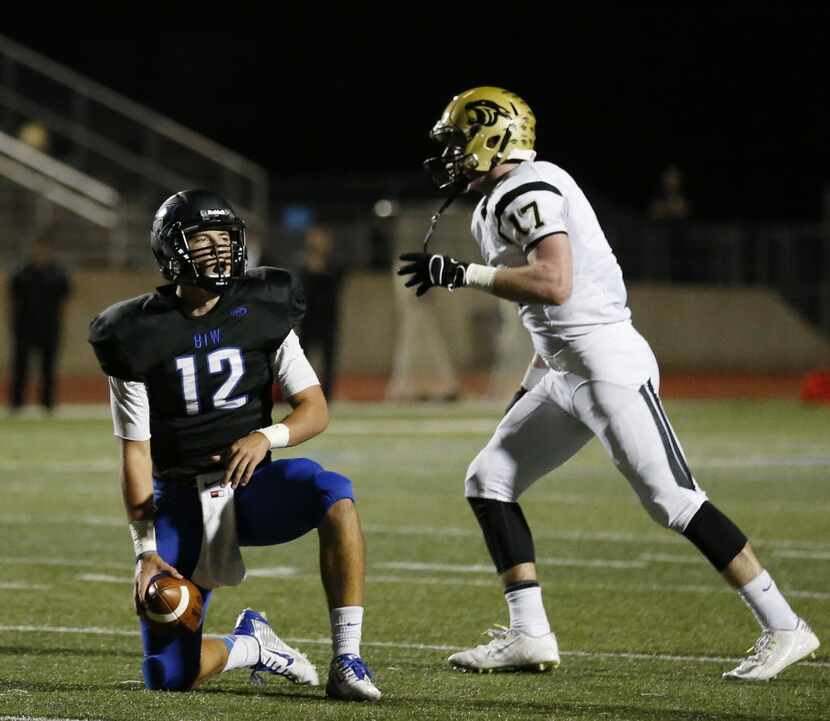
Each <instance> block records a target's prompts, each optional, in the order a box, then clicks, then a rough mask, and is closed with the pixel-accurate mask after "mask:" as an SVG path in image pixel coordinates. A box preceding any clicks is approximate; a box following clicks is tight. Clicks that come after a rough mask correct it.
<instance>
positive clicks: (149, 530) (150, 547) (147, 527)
mask: <svg viewBox="0 0 830 721" xmlns="http://www.w3.org/2000/svg"><path fill="white" fill-rule="evenodd" d="M128 525H129V528H130V536H131V537H132V539H133V548H134V549H135V557H136V558H138V557H139V556H140V555H141V554H142V553H155V552H156V551H157V550H158V549H157V547H156V526H155V523H153V521H130V522H129V524H128Z"/></svg>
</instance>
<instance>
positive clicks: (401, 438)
mask: <svg viewBox="0 0 830 721" xmlns="http://www.w3.org/2000/svg"><path fill="white" fill-rule="evenodd" d="M667 410H668V412H669V414H670V416H671V417H672V421H673V423H674V426H675V429H676V431H677V432H678V435H679V436H680V438H681V441H682V442H683V444H684V446H685V449H686V452H687V455H688V457H689V460H690V463H691V466H692V469H693V471H694V472H695V475H696V477H697V478H698V480H699V482H700V483H701V484H702V485H703V487H704V488H705V489H706V490H707V491H708V492H709V494H710V497H711V498H712V499H713V500H714V501H715V502H716V503H717V504H718V506H719V507H721V508H722V509H723V510H724V511H725V512H726V513H727V514H728V515H730V516H731V517H732V518H733V519H734V520H735V521H736V522H737V523H738V525H740V526H741V527H742V528H743V529H744V530H745V531H746V532H747V533H748V534H749V535H750V537H751V538H752V539H753V541H754V543H755V545H756V548H757V550H758V552H759V555H760V556H761V558H762V560H763V561H764V562H765V565H766V566H767V567H768V568H769V569H770V571H771V572H772V573H773V575H774V577H775V578H776V580H777V582H778V585H779V586H780V587H781V588H782V589H783V590H784V592H785V593H786V594H787V596H788V598H789V599H790V601H791V603H792V604H793V605H794V607H795V609H796V611H797V612H799V613H800V614H801V615H803V616H804V617H805V618H807V619H808V621H809V622H810V623H811V624H812V626H813V628H814V630H815V631H816V633H817V634H818V635H819V637H820V638H821V639H822V640H823V641H824V644H825V645H824V646H823V647H822V648H820V649H819V652H818V654H817V655H816V658H815V659H813V660H812V661H809V662H807V663H802V664H800V665H799V666H796V667H794V668H792V669H790V670H789V671H788V672H786V673H785V674H783V675H782V676H781V677H780V678H778V679H776V680H775V681H773V682H771V683H768V684H756V685H745V684H730V683H727V682H724V681H722V680H721V679H720V674H721V672H722V671H724V670H726V669H728V668H731V667H732V666H733V665H734V662H735V661H736V660H737V658H738V657H739V656H740V655H741V654H742V653H743V651H744V650H745V649H746V648H747V647H749V646H750V645H751V644H752V643H753V642H754V640H755V638H756V636H757V626H756V624H755V622H754V620H753V619H752V617H751V615H750V613H749V611H748V610H747V609H746V607H744V605H743V603H742V602H741V601H740V599H739V598H738V597H737V595H736V594H735V593H733V592H730V591H729V590H728V589H727V588H726V586H725V585H724V584H723V583H722V582H721V581H720V579H719V578H718V577H717V575H716V574H715V573H714V571H713V570H712V569H711V568H710V567H709V566H708V564H707V563H706V562H705V561H704V560H703V559H701V558H699V557H698V556H697V554H696V551H695V550H694V549H693V548H692V547H691V546H690V545H688V544H687V543H686V542H684V541H683V540H682V539H679V538H677V537H676V536H674V535H673V534H671V533H669V532H668V531H664V530H662V529H661V528H659V527H658V526H657V525H655V524H654V523H653V522H652V521H651V520H650V519H649V518H648V516H647V515H646V513H645V512H643V511H642V509H641V508H640V507H639V505H638V503H637V501H636V499H635V497H634V494H633V493H632V492H631V491H630V489H629V488H628V486H627V484H626V482H625V481H624V480H623V479H622V477H621V476H618V475H617V473H616V471H615V470H614V469H613V466H612V465H611V463H610V462H609V461H608V459H607V458H606V457H605V454H604V452H603V450H602V448H601V447H600V446H599V445H598V444H597V443H596V442H592V443H591V444H590V445H589V446H588V447H586V448H585V449H584V451H583V452H582V453H581V454H580V455H579V456H578V457H577V458H575V459H573V460H572V461H570V462H569V463H568V464H566V465H565V466H564V467H563V468H562V469H560V470H559V471H558V472H557V473H556V474H554V475H552V476H550V477H548V478H546V479H544V480H542V481H540V482H539V483H538V484H537V485H536V486H535V487H534V488H532V489H531V490H530V491H529V492H528V494H527V495H526V496H525V499H524V508H525V511H526V514H527V516H528V519H529V521H530V523H531V526H532V528H533V529H534V531H535V539H536V547H537V556H538V559H539V568H540V574H541V581H542V584H543V588H544V593H545V602H546V606H547V608H548V611H549V614H550V618H551V621H552V624H553V626H554V630H555V631H556V633H557V635H558V638H559V644H560V647H561V649H562V651H563V657H562V666H561V667H560V668H559V669H558V670H556V671H554V672H553V673H550V674H522V675H491V676H473V675H467V674H461V673H457V672H453V671H451V670H450V669H449V667H448V666H447V665H446V656H447V655H448V654H449V653H451V652H452V651H453V650H456V649H458V648H461V647H463V646H467V645H470V644H472V643H480V642H483V640H484V639H483V637H482V636H481V633H482V632H483V631H484V630H485V629H486V628H488V627H489V626H491V625H492V624H494V623H503V624H506V622H507V612H506V607H505V604H504V602H503V598H502V595H501V593H500V590H499V586H498V583H497V579H496V577H495V574H494V572H493V571H492V569H491V567H490V562H489V558H488V556H487V554H486V550H485V548H484V544H483V542H482V540H481V538H480V535H479V532H478V528H477V526H476V524H475V520H474V518H473V516H472V514H471V513H470V511H469V509H468V507H467V504H466V502H465V501H464V499H463V475H464V471H465V469H466V465H467V463H468V462H469V460H470V459H471V458H472V456H473V455H474V453H475V452H476V451H477V450H478V449H479V448H480V446H481V445H482V444H483V443H484V442H485V440H486V439H487V437H488V435H489V432H490V430H491V429H492V427H493V425H494V424H495V421H496V419H497V418H498V415H499V408H496V407H494V406H487V405H466V404H458V405H446V406H437V405H424V406H409V407H403V406H371V405H341V406H335V408H334V420H333V422H332V425H331V427H330V429H329V431H328V432H327V433H326V434H325V435H324V436H323V437H321V438H318V439H315V440H314V441H312V442H310V443H308V444H307V445H306V446H305V447H304V449H303V450H304V454H305V455H308V456H310V457H312V458H314V459H316V460H318V461H320V462H321V463H323V464H325V465H328V466H330V467H332V468H334V469H337V470H339V471H341V472H344V473H346V474H348V475H350V476H351V477H352V478H353V479H354V480H355V484H356V488H357V493H358V503H359V509H360V512H361V515H362V519H363V524H364V527H365V530H366V536H367V541H368V549H369V568H368V603H367V616H366V620H365V626H364V644H363V652H364V654H363V655H364V657H365V658H367V660H368V661H369V663H370V665H371V667H372V668H373V670H374V672H375V675H376V679H377V682H378V685H379V686H380V687H381V688H382V690H383V691H384V694H385V696H384V699H383V700H382V701H381V703H380V704H378V705H374V706H371V707H370V706H367V705H365V704H362V705H361V704H352V705H349V704H343V703H337V702H332V701H328V700H326V699H325V697H324V694H323V691H322V689H320V688H316V689H312V688H308V687H296V686H292V685H290V684H288V683H286V682H284V681H282V680H279V679H276V680H273V681H269V683H268V685H266V686H264V687H254V686H251V685H249V684H248V683H247V677H246V674H245V673H244V672H242V671H237V672H232V673H228V674H225V675H223V676H222V677H220V678H219V679H217V680H215V681H214V682H212V683H210V684H208V685H207V686H205V687H204V688H203V689H202V690H199V691H194V692H188V693H183V694H175V693H152V692H148V691H145V690H143V689H142V685H141V682H140V661H141V652H140V643H139V639H138V636H137V630H136V629H137V625H136V622H135V618H134V616H133V615H132V610H131V594H130V592H131V575H132V561H131V558H132V553H131V548H130V543H129V538H128V534H127V530H126V527H125V522H124V520H123V512H122V509H121V502H120V496H119V486H118V466H117V456H116V448H117V447H116V443H115V441H114V439H113V438H112V435H111V426H110V422H109V418H108V412H107V410H106V409H104V408H89V409H79V410H77V411H74V412H73V409H68V410H67V411H66V413H65V414H63V415H59V416H58V418H56V419H53V420H50V421H43V420H37V419H26V418H23V419H16V420H9V419H5V418H4V419H2V420H0V434H1V435H0V437H1V438H2V441H1V442H0V443H2V445H0V469H2V472H3V475H2V478H3V484H2V488H3V495H2V503H0V542H2V548H0V720H8V719H9V718H12V717H33V718H46V719H109V720H112V721H136V720H137V721H144V720H148V721H149V720H152V721H174V720H175V721H178V720H182V721H183V720H197V719H206V720H207V719H232V720H234V721H236V720H239V721H253V720H254V719H257V720H259V719H288V720H291V719H305V720H309V721H310V720H312V719H315V720H316V719H418V720H419V721H421V720H423V719H442V720H444V719H487V720H488V721H489V720H490V719H511V720H512V719H556V720H557V721H559V720H562V719H586V720H596V719H632V720H634V719H636V720H641V721H681V720H683V721H685V720H687V719H688V720H689V721H692V720H695V721H697V720H703V721H715V720H721V719H722V720H724V721H744V720H748V719H764V720H767V719H787V720H792V721H795V720H799V721H803V720H806V719H828V718H830V652H829V651H828V649H830V534H828V531H830V486H828V482H830V479H829V478H828V471H830V410H828V409H826V408H825V409H810V408H805V407H803V406H800V405H797V404H795V403H790V402H784V401H767V402H760V401H746V402H737V401H736V402H729V403H726V402H717V403H716V402H711V401H696V402H671V403H668V404H667ZM316 552H317V542H316V538H315V537H314V535H313V534H310V535H309V536H308V537H306V538H303V539H301V540H299V541H297V542H295V543H293V544H291V545H287V546H281V547H275V548H270V549H256V550H252V551H246V556H245V557H246V562H247V565H248V568H249V578H248V579H247V580H246V581H245V582H244V583H243V584H242V585H241V586H240V587H238V588H232V589H223V590H220V591H218V592H217V593H216V594H214V599H213V601H212V605H211V613H210V617H209V619H208V621H207V627H206V628H207V631H208V632H209V633H222V632H227V631H228V630H229V629H230V628H231V626H232V624H233V621H234V619H235V617H236V614H237V613H238V612H239V610H240V609H241V608H243V607H244V606H247V605H250V606H253V607H254V608H258V609H264V610H266V611H267V612H268V613H269V616H270V617H271V619H272V620H273V621H274V625H275V627H276V629H277V631H278V633H280V634H281V635H282V636H283V637H285V638H286V640H288V641H289V642H291V643H293V644H295V645H297V646H298V647H300V648H302V649H303V650H305V651H306V652H308V654H309V656H310V657H311V658H312V659H313V660H315V661H316V662H317V663H318V666H319V667H320V670H321V672H322V673H321V676H322V677H323V678H325V670H326V667H327V664H328V660H329V650H330V649H329V646H328V619H327V613H326V610H325V603H324V596H323V592H322V589H321V586H320V583H319V579H318V576H317V560H316Z"/></svg>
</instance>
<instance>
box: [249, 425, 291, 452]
mask: <svg viewBox="0 0 830 721" xmlns="http://www.w3.org/2000/svg"><path fill="white" fill-rule="evenodd" d="M257 432H259V433H262V435H263V436H265V437H266V438H267V439H268V442H269V443H270V444H271V448H285V447H286V446H288V442H289V440H290V435H291V434H290V432H289V430H288V426H287V425H285V424H284V423H275V424H274V425H273V426H265V428H257Z"/></svg>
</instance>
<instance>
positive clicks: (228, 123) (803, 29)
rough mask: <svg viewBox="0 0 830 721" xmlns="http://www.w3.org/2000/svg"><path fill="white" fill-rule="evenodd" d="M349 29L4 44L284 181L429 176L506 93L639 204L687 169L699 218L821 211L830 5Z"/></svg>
mask: <svg viewBox="0 0 830 721" xmlns="http://www.w3.org/2000/svg"><path fill="white" fill-rule="evenodd" d="M551 7H555V6H551ZM516 13H517V14H518V13H519V10H518V9H517V10H516ZM244 22H245V21H244V20H242V19H240V23H241V24H244ZM252 24H255V23H252ZM336 24H337V21H336V19H330V21H329V24H328V26H329V28H330V29H329V30H328V31H326V33H320V32H319V31H317V30H314V29H313V26H312V25H310V24H308V25H300V26H291V27H290V28H289V27H287V26H286V27H284V28H283V31H282V32H281V33H276V32H271V33H269V34H267V35H265V34H262V35H256V34H242V33H239V34H234V33H230V32H216V33H208V32H191V33H188V32H157V33H146V32H142V33H138V32H137V33H135V34H129V35H128V34H126V33H123V32H122V33H115V34H113V33H111V32H110V33H107V32H100V31H99V32H96V33H92V32H88V33H87V32H85V31H83V30H79V31H73V32H72V33H69V34H66V33H58V32H53V33H49V32H46V33H44V31H43V30H42V29H39V30H38V31H37V32H35V31H31V30H24V29H21V30H19V31H15V30H13V29H4V33H6V34H7V35H9V36H10V37H12V38H14V39H16V40H18V41H19V42H22V43H23V44H25V45H27V46H29V47H31V48H33V49H35V50H38V51H40V52H43V53H45V54H47V55H49V56H50V57H52V58H53V59H55V60H58V61H60V62H62V63H65V64H66V65H68V66H69V67H71V68H73V69H75V70H77V71H79V72H81V73H84V74H86V75H89V76H90V77H92V78H94V79H95V80H98V81H100V82H102V83H104V84H106V85H108V86H110V87H112V88H113V89H115V90H117V91H119V92H121V93H123V94H125V95H127V96H129V97H130V98H132V99H134V100H138V101H140V102H142V103H145V104H147V105H149V106H150V107H152V108H153V109H155V110H157V111H159V112H161V113H163V114H165V115H168V116H170V117H172V118H173V119H175V120H177V121H179V122H181V123H184V124H185V125H188V126H190V127H192V128H193V129H195V130H198V131H200V132H202V133H204V134H205V135H207V136H209V137H211V138H213V139H215V140H217V141H219V142H221V143H223V144H225V145H227V146H229V147H231V148H232V149H234V150H236V151H238V152H240V153H242V154H244V155H246V156H248V157H251V158H252V159H254V160H256V161H258V162H260V163H261V164H263V165H264V166H266V167H267V168H268V169H269V171H271V173H272V175H273V176H274V177H279V176H280V175H286V176H294V175H309V174H325V173H328V174H333V173H337V174H340V173H349V172H355V173H360V174H362V175H366V174H369V173H382V172H384V171H393V170H401V169H403V170H408V171H412V170H413V169H417V168H419V167H420V163H421V160H422V159H423V158H424V157H425V156H426V155H427V154H428V153H429V152H430V151H431V149H432V148H431V147H430V143H429V141H428V140H427V137H426V136H427V132H428V130H429V128H430V127H431V125H432V124H433V122H434V121H435V120H436V119H437V117H438V116H439V114H440V112H441V110H442V109H443V107H444V105H445V104H446V103H447V102H448V101H449V99H450V98H451V97H452V95H453V94H455V93H457V92H459V91H461V90H463V89H466V88H468V87H471V86H474V85H482V84H488V85H501V86H504V87H508V88H510V89H512V90H514V91H515V92H517V93H519V94H520V95H522V96H523V97H524V98H525V99H526V100H527V101H528V102H529V104H530V105H531V107H533V109H534V110H535V112H536V115H537V118H538V123H539V124H538V128H537V132H538V148H539V150H540V152H541V154H542V156H543V157H545V158H547V159H550V160H553V161H555V162H557V163H559V164H560V165H562V166H563V167H565V168H566V169H567V170H569V171H570V172H571V173H572V174H573V175H574V176H575V177H576V179H577V181H579V182H580V183H581V184H583V186H585V187H586V188H588V189H590V190H592V191H595V192H599V193H602V194H603V196H605V197H606V198H607V199H609V200H611V201H614V202H617V203H619V204H620V205H622V206H626V207H629V208H631V209H633V210H642V209H643V208H645V207H646V206H647V204H648V200H649V197H650V195H651V194H652V193H653V192H654V190H655V189H656V186H657V178H658V177H659V174H660V171H661V170H662V168H663V167H665V165H666V164H668V163H669V162H676V163H678V164H679V165H680V166H681V167H682V168H683V169H684V171H685V174H686V185H687V192H688V195H689V197H690V198H691V200H692V203H693V207H694V209H695V211H696V213H697V214H698V215H699V216H703V217H708V218H713V219H730V218H736V217H741V218H746V219H756V218H757V219H768V220H774V219H798V218H803V219H805V220H814V219H817V218H818V217H819V215H820V207H821V194H822V189H823V187H824V186H825V185H826V184H830V171H828V167H830V139H828V133H830V93H828V70H830V53H828V49H827V45H828V43H827V36H828V30H830V12H828V11H827V10H819V9H802V10H792V9H789V8H783V7H780V8H779V9H778V10H777V11H773V10H757V9H755V10H751V11H746V10H737V9H728V10H666V9H660V10H655V9H651V10H646V9H639V10H631V9H629V10H625V11H613V12H610V14H609V11H607V10H602V9H597V10H596V12H592V13H585V14H583V15H580V16H576V17H575V16H569V17H562V16H559V15H556V14H553V15H552V16H551V19H550V20H543V19H541V18H539V19H538V20H536V21H534V18H533V16H532V14H531V15H530V16H528V17H524V16H522V17H521V20H519V19H516V20H514V21H513V22H509V20H508V18H506V16H504V15H502V16H497V15H493V16H491V17H490V18H488V19H486V21H483V22H482V28H480V29H475V30H470V29H469V28H468V27H467V26H466V25H464V24H456V23H453V22H451V21H450V20H449V19H448V20H446V21H445V22H443V23H441V24H440V25H439V24H436V25H434V26H433V27H432V29H431V30H428V31H427V30H426V29H425V30H423V31H421V32H420V33H418V34H416V33H414V32H413V33H412V35H411V36H402V35H401V33H402V32H403V30H402V28H404V27H406V26H407V23H406V21H405V20H400V21H395V23H394V27H392V26H390V28H389V30H388V31H387V32H382V31H379V30H373V31H371V32H370V31H368V30H367V31H364V32H363V33H361V34H354V35H350V34H348V33H347V32H346V31H345V30H344V31H343V32H341V33H340V34H339V36H335V35H334V34H333V31H332V30H331V27H332V26H336ZM424 28H426V26H424ZM499 28H500V29H499ZM488 38H496V39H492V40H490V39H488ZM424 182H425V183H426V182H427V181H426V178H425V180H424Z"/></svg>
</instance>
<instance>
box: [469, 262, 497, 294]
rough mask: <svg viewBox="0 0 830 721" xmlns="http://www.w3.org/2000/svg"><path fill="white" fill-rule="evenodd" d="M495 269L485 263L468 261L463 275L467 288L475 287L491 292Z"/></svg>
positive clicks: (494, 279)
mask: <svg viewBox="0 0 830 721" xmlns="http://www.w3.org/2000/svg"><path fill="white" fill-rule="evenodd" d="M497 270H498V269H497V268H491V267H490V266H487V265H479V264H478V263H470V264H469V265H468V266H467V270H466V272H465V275H464V282H465V284H466V286H467V287H468V288H477V289H478V290H483V291H485V292H486V293H492V292H493V285H494V284H495V282H496V271H497Z"/></svg>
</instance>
